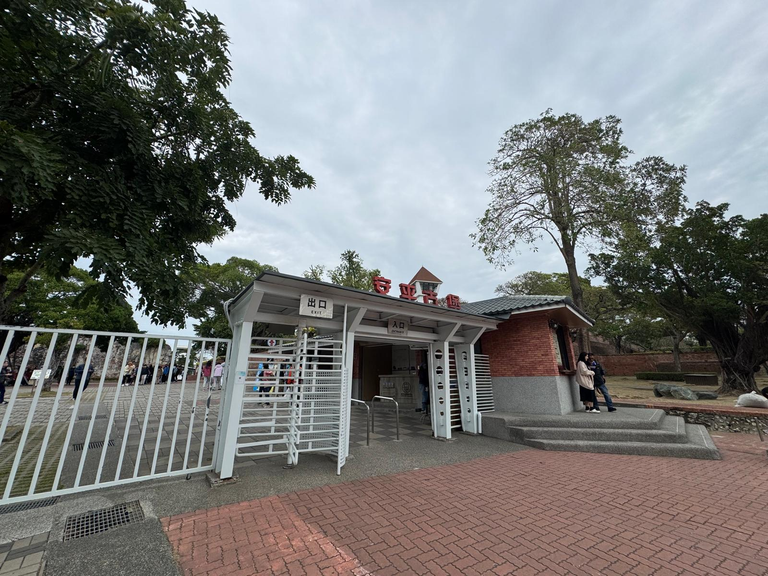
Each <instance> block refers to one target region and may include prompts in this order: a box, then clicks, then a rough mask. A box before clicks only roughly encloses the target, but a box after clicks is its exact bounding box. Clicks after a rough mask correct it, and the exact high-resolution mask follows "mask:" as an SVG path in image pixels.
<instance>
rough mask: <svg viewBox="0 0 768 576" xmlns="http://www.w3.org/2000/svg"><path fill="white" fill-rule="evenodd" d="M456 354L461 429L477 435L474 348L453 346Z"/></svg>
mask: <svg viewBox="0 0 768 576" xmlns="http://www.w3.org/2000/svg"><path fill="white" fill-rule="evenodd" d="M454 351H455V353H456V378H457V380H458V382H459V400H460V404H461V428H462V430H464V432H468V433H470V434H479V432H480V431H479V430H478V421H477V394H476V392H475V350H474V346H469V345H468V344H460V345H457V346H454Z"/></svg>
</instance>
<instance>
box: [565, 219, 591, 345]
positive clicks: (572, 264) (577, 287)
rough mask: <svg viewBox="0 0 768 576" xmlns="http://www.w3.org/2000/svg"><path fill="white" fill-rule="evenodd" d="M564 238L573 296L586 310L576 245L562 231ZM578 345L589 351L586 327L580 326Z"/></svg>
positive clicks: (576, 303) (577, 303)
mask: <svg viewBox="0 0 768 576" xmlns="http://www.w3.org/2000/svg"><path fill="white" fill-rule="evenodd" d="M561 237H562V240H563V248H562V253H563V258H564V259H565V265H566V267H567V268H568V282H569V283H570V285H571V298H572V299H573V303H574V304H575V305H576V308H578V309H579V310H581V311H582V312H583V311H584V291H583V290H582V289H581V283H580V282H579V271H578V269H577V268H576V255H575V253H574V246H573V245H572V244H571V243H570V242H569V241H568V239H567V237H566V235H565V234H564V233H561ZM576 342H577V346H578V348H579V352H589V350H590V342H589V334H588V333H587V330H586V328H579V332H578V335H577V337H576Z"/></svg>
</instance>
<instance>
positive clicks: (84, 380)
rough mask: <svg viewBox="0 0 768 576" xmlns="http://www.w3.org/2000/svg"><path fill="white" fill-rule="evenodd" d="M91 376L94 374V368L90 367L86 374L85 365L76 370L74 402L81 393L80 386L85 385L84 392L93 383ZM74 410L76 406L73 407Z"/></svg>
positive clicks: (73, 392)
mask: <svg viewBox="0 0 768 576" xmlns="http://www.w3.org/2000/svg"><path fill="white" fill-rule="evenodd" d="M91 374H93V366H91V365H90V364H89V365H88V372H85V364H80V365H78V367H77V368H75V389H74V390H73V391H72V400H73V401H74V400H77V393H78V392H79V391H80V384H82V385H83V392H85V389H86V388H88V384H89V383H90V381H91ZM71 408H74V406H71Z"/></svg>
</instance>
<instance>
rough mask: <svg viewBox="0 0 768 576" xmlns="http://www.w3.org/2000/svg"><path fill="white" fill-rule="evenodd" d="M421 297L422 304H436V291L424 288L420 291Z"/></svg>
mask: <svg viewBox="0 0 768 576" xmlns="http://www.w3.org/2000/svg"><path fill="white" fill-rule="evenodd" d="M421 297H422V299H423V301H424V304H434V305H435V306H437V292H433V291H432V290H424V291H423V292H422V293H421Z"/></svg>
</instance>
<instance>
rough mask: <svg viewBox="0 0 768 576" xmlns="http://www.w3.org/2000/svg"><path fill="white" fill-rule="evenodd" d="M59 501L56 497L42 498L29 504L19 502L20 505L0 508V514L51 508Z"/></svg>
mask: <svg viewBox="0 0 768 576" xmlns="http://www.w3.org/2000/svg"><path fill="white" fill-rule="evenodd" d="M58 501H59V497H58V496H54V497H53V498H43V499H42V500H32V501H30V502H21V503H20V504H10V505H9V506H1V507H0V514H10V513H11V512H24V511H25V510H34V509H35V508H45V507H46V506H53V505H54V504H56V502H58Z"/></svg>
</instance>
